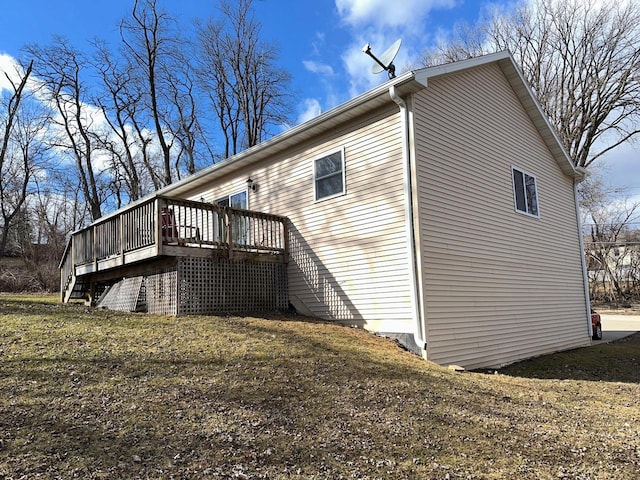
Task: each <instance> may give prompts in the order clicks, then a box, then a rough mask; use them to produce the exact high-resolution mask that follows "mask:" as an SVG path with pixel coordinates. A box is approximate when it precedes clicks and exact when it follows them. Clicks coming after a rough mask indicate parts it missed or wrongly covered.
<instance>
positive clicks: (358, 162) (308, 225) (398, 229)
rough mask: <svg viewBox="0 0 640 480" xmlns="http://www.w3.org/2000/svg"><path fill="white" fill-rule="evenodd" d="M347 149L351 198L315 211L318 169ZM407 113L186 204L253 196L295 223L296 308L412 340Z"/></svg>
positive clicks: (316, 145)
mask: <svg viewBox="0 0 640 480" xmlns="http://www.w3.org/2000/svg"><path fill="white" fill-rule="evenodd" d="M337 148H344V158H345V170H346V194H345V195H343V196H339V197H334V198H330V199H326V200H321V201H318V202H316V201H314V185H313V161H314V159H316V158H318V157H321V156H323V155H325V154H327V153H330V152H331V151H333V150H335V149H337ZM402 162H403V160H402V132H401V127H400V116H399V113H398V107H397V106H395V104H392V103H391V101H390V102H389V106H388V107H386V108H384V109H382V110H379V111H377V112H375V113H374V114H372V115H369V116H367V117H366V118H362V117H360V118H356V119H354V120H353V121H352V122H351V123H350V124H348V125H342V126H339V127H337V128H336V129H335V130H334V131H333V132H332V133H331V135H326V136H323V137H321V138H317V139H314V140H313V141H311V142H306V143H304V144H301V145H299V146H298V147H297V148H295V149H291V150H289V151H286V152H283V153H282V154H279V155H278V156H276V157H274V158H272V159H270V160H269V161H266V162H262V163H260V164H258V165H254V166H253V167H251V168H250V169H247V170H242V171H238V172H235V173H233V175H231V176H228V177H226V178H224V177H223V178H220V179H219V180H218V181H216V182H215V184H212V185H210V186H209V187H208V188H206V189H204V190H197V191H196V190H194V191H193V192H189V193H188V194H187V195H185V197H186V198H190V199H193V200H205V201H213V200H215V199H217V198H220V197H222V196H225V195H229V194H233V193H236V192H238V191H241V190H243V189H246V179H247V177H249V176H251V178H252V179H253V180H254V181H255V182H256V183H257V184H258V190H257V191H255V192H254V191H249V192H248V195H249V205H248V207H249V208H250V209H252V210H258V211H262V212H267V213H274V214H278V215H284V216H287V217H289V219H290V225H289V230H290V232H289V235H290V236H289V239H290V242H289V247H290V259H289V267H288V278H289V295H290V301H291V303H292V304H293V305H294V306H295V307H296V308H297V309H298V310H299V311H301V312H302V313H306V314H310V315H313V316H316V317H320V318H324V319H330V320H338V321H341V322H344V323H347V324H353V325H358V326H362V327H364V328H367V329H369V330H373V331H379V332H394V333H396V332H400V333H402V332H413V329H414V319H413V310H412V306H411V294H410V288H409V275H408V272H409V262H408V242H407V238H406V233H405V213H404V178H403V164H402Z"/></svg>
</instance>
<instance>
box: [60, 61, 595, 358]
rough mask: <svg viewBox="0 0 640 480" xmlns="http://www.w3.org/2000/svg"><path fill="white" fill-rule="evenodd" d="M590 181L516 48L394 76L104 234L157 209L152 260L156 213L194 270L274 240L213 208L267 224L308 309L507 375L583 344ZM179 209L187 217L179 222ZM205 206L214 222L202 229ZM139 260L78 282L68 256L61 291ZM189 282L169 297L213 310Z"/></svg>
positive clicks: (291, 296)
mask: <svg viewBox="0 0 640 480" xmlns="http://www.w3.org/2000/svg"><path fill="white" fill-rule="evenodd" d="M582 177H583V172H582V171H579V170H577V169H575V168H574V167H573V164H572V162H571V161H570V159H569V158H568V156H567V154H566V152H565V150H564V149H563V147H562V146H561V143H560V141H559V140H558V137H557V136H556V134H555V133H554V131H553V129H552V128H551V126H550V123H549V122H548V120H547V118H546V117H545V116H544V114H543V113H542V110H541V108H540V106H539V104H538V103H537V102H536V100H535V98H534V97H533V95H532V93H531V90H530V89H529V88H528V86H527V85H526V83H525V81H524V80H523V77H522V75H521V73H520V72H519V70H518V68H517V67H516V65H515V63H514V61H513V59H512V57H511V56H510V55H509V54H508V53H506V52H505V53H497V54H493V55H488V56H484V57H479V58H475V59H470V60H465V61H461V62H456V63H452V64H448V65H443V66H438V67H432V68H425V69H421V70H417V71H413V72H407V73H405V74H402V75H399V76H398V77H397V78H395V79H392V80H389V81H388V82H386V83H385V84H383V85H380V86H378V87H376V88H374V89H372V90H370V91H368V92H366V93H364V94H362V95H360V96H358V97H356V98H354V99H352V100H350V101H348V102H347V103H345V104H343V105H340V106H338V107H336V108H334V109H332V110H330V111H327V112H326V113H323V114H322V115H320V116H318V117H316V118H314V119H312V120H310V121H308V122H306V123H304V124H301V125H298V126H296V127H294V128H292V129H290V130H288V131H286V132H284V133H282V134H280V135H278V136H276V137H273V138H272V139H270V140H268V141H266V142H264V143H262V144H260V145H258V146H255V147H253V148H250V149H248V150H247V151H244V152H242V153H240V154H238V155H236V156H234V157H232V158H230V159H228V160H226V161H224V162H221V163H218V164H215V165H213V166H211V167H209V168H206V169H205V170H203V171H201V172H199V173H197V174H195V175H193V176H191V177H189V178H186V179H184V180H182V181H180V182H177V183H175V184H172V185H170V186H168V187H166V188H164V189H163V190H162V191H160V192H158V196H154V197H152V198H150V199H147V200H145V202H146V204H145V203H144V202H142V203H138V204H136V205H134V206H131V207H128V208H127V209H123V210H122V211H121V212H116V213H114V214H112V215H111V216H109V217H107V220H108V221H114V222H115V220H114V219H117V218H120V222H126V218H125V217H124V215H125V214H126V212H127V211H130V210H131V209H132V208H137V209H140V208H142V207H141V206H140V205H143V204H144V205H147V206H148V205H152V206H153V205H155V207H153V208H155V213H153V209H152V210H150V212H152V213H150V214H149V215H151V216H152V217H153V215H155V217H153V218H152V220H153V219H154V218H155V224H151V225H150V227H149V229H151V230H154V231H155V232H157V234H156V236H155V239H151V240H150V242H155V243H149V244H148V245H150V246H149V247H144V248H148V249H152V248H155V250H153V251H152V250H149V252H152V254H151V256H155V257H154V258H156V259H157V258H159V257H162V258H164V259H165V261H167V260H166V256H167V252H168V251H167V250H166V249H167V248H169V244H171V243H172V242H167V241H166V240H165V241H164V242H160V238H161V235H165V233H164V230H163V231H162V232H161V231H160V228H161V227H160V223H161V220H160V216H159V212H160V210H161V208H162V207H161V205H165V207H164V210H163V211H164V212H165V213H166V212H168V211H171V212H173V211H174V210H175V211H176V212H178V213H179V216H180V217H181V219H180V220H178V221H176V222H173V221H172V222H170V223H172V224H173V223H175V224H177V225H180V224H181V225H182V227H183V228H185V229H186V230H193V229H194V228H195V229H196V230H197V232H196V233H195V234H194V233H193V232H192V233H189V232H186V231H185V232H184V233H180V234H176V235H177V236H180V237H185V238H186V240H185V239H183V240H182V241H181V242H177V243H176V242H173V244H174V246H173V247H171V248H174V247H175V249H176V250H175V252H176V253H175V254H176V255H182V256H183V257H184V258H185V259H186V260H180V261H186V262H189V261H191V260H190V257H191V256H192V253H189V252H190V251H191V252H195V251H201V250H202V248H197V247H202V246H203V244H206V245H205V246H209V247H215V245H217V244H216V242H218V244H219V243H220V242H222V243H224V241H225V239H228V238H232V237H234V238H240V240H239V241H236V240H234V241H233V242H231V243H230V245H236V246H238V245H240V246H242V245H244V246H245V247H246V248H245V250H246V251H245V252H244V253H245V254H248V252H251V251H257V249H258V247H259V246H260V245H266V243H265V242H266V240H265V239H266V238H267V237H269V235H272V233H267V234H265V233H262V234H260V233H259V234H255V233H254V231H255V226H254V224H255V222H254V220H252V219H248V218H244V217H243V218H244V219H240V217H234V218H231V216H230V214H232V213H234V212H235V214H245V213H244V210H242V211H237V210H234V209H227V207H226V206H218V204H219V203H222V204H223V205H228V206H231V207H233V206H235V207H240V208H243V209H249V210H251V211H258V212H263V214H270V215H272V216H273V218H272V220H273V221H274V222H276V223H275V225H277V227H276V228H275V230H274V231H277V232H278V233H277V235H284V237H285V239H286V244H278V245H275V246H274V245H272V244H271V243H269V242H267V243H269V248H272V250H271V251H270V252H267V253H270V255H268V257H269V258H273V257H277V256H278V255H279V258H283V261H282V262H276V263H275V264H277V265H285V266H286V267H285V268H286V278H285V280H284V281H285V282H287V283H288V288H286V289H285V290H284V291H285V293H284V295H285V297H286V301H287V302H290V304H291V305H293V306H294V307H295V308H296V310H297V311H299V312H301V313H303V314H307V315H313V316H315V317H320V318H323V319H327V320H335V321H337V322H340V323H343V324H346V325H353V326H358V327H362V328H365V329H367V330H370V331H373V332H378V333H380V334H382V335H386V336H389V337H393V338H396V339H398V340H399V341H400V342H401V343H403V344H404V345H405V346H406V347H408V348H409V349H411V350H413V351H415V352H417V353H420V354H423V355H424V356H425V357H426V358H427V359H429V360H433V361H435V362H438V363H441V364H449V363H456V364H458V365H462V366H464V367H466V368H480V367H498V366H501V365H505V364H508V363H511V362H514V361H517V360H521V359H524V358H528V357H532V356H536V355H541V354H545V353H549V352H554V351H558V350H563V349H569V348H574V347H580V346H584V345H588V344H589V343H590V338H591V332H590V325H591V323H590V321H589V317H590V311H589V298H588V290H587V288H586V286H587V282H586V269H585V265H584V256H583V250H582V248H581V247H582V245H581V237H580V226H579V220H578V218H579V215H578V211H577V202H576V194H575V191H576V190H575V188H576V184H577V183H578V182H579V181H580V180H581V179H582ZM249 180H250V181H249ZM160 195H161V196H160ZM176 198H180V199H186V200H190V201H191V202H192V203H188V206H190V207H188V208H192V210H189V211H187V210H188V208H187V207H184V208H187V210H184V211H182V213H180V212H181V210H179V208H178V207H179V202H178V203H175V202H176V201H175V200H169V199H176ZM170 201H173V202H174V204H172V205H175V207H171V208H168V207H167V205H168V203H167V202H170ZM154 202H155V203H154ZM163 202H164V203H163ZM214 202H218V204H216V205H214V206H213V207H212V203H214ZM180 205H182V204H180ZM198 205H206V208H207V209H208V210H207V212H208V211H209V210H211V209H215V212H217V213H216V214H215V215H217V216H215V218H213V219H210V220H206V222H205V221H204V220H203V218H204V217H205V216H206V215H204V214H203V211H204V210H197V206H198ZM145 208H147V207H145ZM203 208H204V207H203ZM194 212H195V213H194ZM215 212H214V213H215ZM246 215H249V213H246ZM256 215H259V214H256ZM276 216H285V217H286V219H282V218H281V217H276ZM123 218H124V220H122V219H123ZM145 218H147V217H146V216H145ZM163 218H164V217H163ZM270 218H271V217H270ZM107 220H105V221H107ZM162 222H163V225H164V224H166V223H167V222H166V221H165V220H164V219H163V220H162ZM205 223H206V224H205ZM121 225H125V223H121ZM119 228H120V229H121V230H119V231H120V232H122V231H124V230H126V228H127V227H125V226H121V227H119ZM163 228H164V227H163ZM222 230H225V231H226V232H228V233H227V235H226V237H225V235H224V234H223V233H220V232H222ZM86 231H88V230H86V229H85V233H86ZM147 231H148V229H147ZM216 231H217V232H218V233H215V232H216ZM96 232H97V230H96ZM203 232H209V233H207V234H206V235H205V234H203ZM212 232H213V233H212ZM234 232H235V233H234ZM270 232H271V230H270ZM283 232H284V233H283ZM92 235H94V234H92ZM119 235H121V234H119ZM207 235H208V237H207ZM216 235H217V236H216ZM81 236H82V232H77V233H76V234H74V237H78V240H79V239H80V237H81ZM121 237H122V235H121ZM203 237H207V238H210V240H208V241H203V240H202V238H203ZM86 238H89V237H86ZM86 238H85V243H86ZM91 238H93V239H94V240H95V239H97V238H98V233H95V235H94V236H93V237H91ZM162 238H165V237H164V236H163V237H162ZM198 240H199V241H200V243H198ZM95 241H96V245H100V244H101V242H100V241H99V240H95ZM207 242H208V243H207ZM78 243H79V242H78ZM163 244H164V246H163ZM214 244H215V245H214ZM122 245H124V244H122ZM153 245H155V247H153ZM190 247H196V248H190ZM96 248H97V246H96ZM118 248H120V250H118ZM163 249H164V250H163ZM252 249H253V250H252ZM178 250H179V251H178ZM232 250H233V248H230V249H229V252H231V251H232ZM69 251H70V252H71V251H74V249H73V248H71V249H70V250H69ZM137 252H138V250H135V249H133V250H132V248H130V247H123V246H120V247H118V246H117V245H116V246H114V247H113V248H112V249H111V254H112V256H113V257H114V258H115V260H113V261H111V260H108V259H105V260H100V258H106V257H104V256H103V257H99V256H98V255H97V254H96V253H95V252H94V258H93V263H92V265H93V266H92V265H90V264H87V266H86V267H85V269H84V270H82V271H80V270H78V268H80V267H76V266H75V265H77V264H78V262H76V261H71V260H69V257H71V256H72V255H71V254H68V255H67V256H66V257H65V259H63V265H65V261H66V265H67V266H66V267H65V268H66V270H64V269H63V270H64V272H66V273H63V295H64V291H67V293H69V292H71V291H72V290H73V288H74V287H73V285H74V284H76V285H77V284H82V285H92V286H93V288H94V289H95V285H96V284H98V283H99V280H100V279H102V280H105V279H106V278H107V277H109V275H108V271H109V269H112V270H113V269H115V271H116V272H119V273H118V274H119V275H120V276H125V275H127V274H126V273H125V271H124V270H122V269H123V268H124V267H123V266H126V263H127V256H130V258H131V260H130V261H131V262H138V263H137V265H144V262H143V260H144V258H143V257H144V255H140V254H138V253H137ZM153 252H155V253H153ZM163 252H164V253H163ZM263 253H264V252H263ZM163 255H164V256H163ZM208 255H209V257H211V256H212V254H210V253H209V254H208ZM225 255H226V254H225ZM85 256H86V255H85ZM214 256H215V255H214ZM232 256H233V254H232ZM75 257H76V258H79V254H75ZM86 257H87V258H89V256H86ZM222 257H224V258H225V260H224V261H225V262H226V261H227V260H226V256H224V255H223V256H222ZM222 257H220V258H222ZM235 258H236V261H238V259H237V256H236V257H235ZM256 258H257V257H255V256H254V257H252V259H251V260H250V261H254V260H256ZM263 259H264V255H263ZM110 261H111V262H112V264H109V263H108V262H110ZM180 261H179V262H180ZM256 261H257V260H256ZM100 262H104V270H103V271H102V273H100V272H98V270H100V265H101V263H100ZM113 262H115V263H113ZM109 265H111V266H109ZM190 265H191V264H190ZM225 265H227V264H226V263H225ZM181 268H182V267H180V263H179V264H178V267H176V269H175V270H177V272H178V274H177V275H178V280H177V282H178V287H172V288H174V290H175V289H177V290H178V291H179V292H182V293H180V295H182V296H183V297H184V298H187V300H188V302H196V303H198V302H200V303H205V302H206V301H208V300H207V298H205V297H206V296H207V295H212V294H213V293H212V291H211V292H209V293H207V291H206V289H205V290H203V289H202V288H201V287H198V289H196V290H189V288H190V287H189V285H191V284H193V283H196V282H195V281H193V282H191V281H189V280H184V278H186V277H185V276H184V275H186V274H185V273H182V274H181V273H180V272H181V271H185V272H186V271H187V270H188V269H187V270H185V269H184V268H182V270H181ZM189 268H191V271H193V270H194V268H195V269H196V270H197V268H196V267H193V265H191V267H189ZM198 268H199V267H198ZM207 268H208V267H207ZM224 268H227V267H226V266H225V267H224ZM118 269H120V270H118ZM143 270H144V267H143V266H140V267H138V270H137V272H138V273H137V275H138V276H139V277H140V276H142V275H143V274H142V271H143ZM169 270H171V269H169ZM96 272H97V273H96ZM100 275H102V276H100ZM128 275H129V276H131V275H133V276H134V277H135V275H134V274H131V273H129V274H128ZM269 275H275V276H278V275H280V276H279V277H278V278H281V279H282V278H283V276H282V271H280V273H278V272H275V273H273V272H271V273H269V274H267V276H269ZM72 277H73V280H72V281H67V280H68V279H71V278H72ZM111 277H113V275H112V276H111ZM151 277H152V275H150V276H149V278H151ZM270 278H275V277H270ZM110 281H111V282H113V278H111V280H110ZM129 281H130V282H134V280H132V279H131V278H130V279H129ZM165 283H166V282H165ZM213 283H215V282H213ZM271 283H272V282H270V281H266V282H263V286H265V285H267V284H271ZM150 284H153V285H154V286H153V288H155V289H156V290H154V291H157V288H158V286H157V282H155V283H153V282H150ZM242 288H244V284H243V283H242V282H240V283H238V289H236V291H239V292H240V296H242ZM251 288H252V289H255V286H254V287H251ZM265 288H266V287H265ZM76 290H78V288H77V287H76ZM252 291H253V290H252ZM184 292H190V293H188V294H185V293H184ZM194 292H195V293H194ZM279 292H280V293H278V294H276V295H275V297H278V299H279V300H277V301H275V303H274V304H277V303H278V302H280V303H279V304H280V305H281V304H282V298H283V296H282V295H283V294H282V290H279ZM228 294H230V291H226V293H225V295H228ZM253 294H255V292H254V293H253ZM253 294H252V295H253ZM152 295H153V293H152ZM152 295H151V296H152ZM185 295H186V296H185ZM67 296H68V295H67ZM147 297H149V298H150V293H149V290H148V291H147ZM275 297H274V298H275ZM251 298H253V297H251ZM178 303H179V302H178ZM252 305H253V304H252ZM209 310H211V309H209ZM174 312H176V313H180V312H181V310H180V307H177V311H175V310H174Z"/></svg>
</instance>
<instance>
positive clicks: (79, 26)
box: [0, 0, 640, 195]
mask: <svg viewBox="0 0 640 480" xmlns="http://www.w3.org/2000/svg"><path fill="white" fill-rule="evenodd" d="M158 1H159V4H160V5H161V6H162V7H163V8H164V9H165V10H166V11H168V12H169V13H171V14H172V15H173V16H175V17H177V18H178V19H179V20H180V22H181V25H184V26H185V29H187V28H190V25H191V22H192V20H193V19H194V18H201V19H206V18H208V17H209V16H212V15H216V13H217V4H218V2H217V0H158ZM486 3H488V2H484V1H480V0H315V1H311V0H306V1H305V0H254V8H255V12H256V18H257V19H258V20H259V21H260V22H261V23H262V27H263V30H262V32H263V37H264V40H266V41H269V42H273V43H275V44H277V45H278V46H279V48H280V62H279V65H281V66H282V67H283V68H285V69H286V70H287V71H289V72H290V73H291V75H292V88H293V90H294V93H295V95H296V96H295V99H296V100H295V107H294V113H293V115H292V118H291V121H292V124H296V123H299V122H301V121H304V120H306V119H309V118H311V117H313V116H315V115H317V114H318V113H320V112H321V111H326V110H328V109H330V108H332V107H334V106H336V105H338V104H340V103H343V102H345V101H346V100H348V99H350V98H352V97H353V96H355V95H357V94H359V93H362V92H364V91H366V90H367V89H369V88H371V87H373V86H374V85H377V84H379V83H382V82H384V81H385V80H386V79H387V77H386V74H385V73H382V74H379V75H373V74H371V73H370V68H371V64H372V61H371V59H370V58H369V57H367V56H366V55H364V54H363V53H362V47H363V45H364V44H365V43H370V44H371V47H372V50H373V52H374V53H378V54H380V53H382V52H383V51H384V50H385V49H386V47H387V46H389V45H391V44H392V43H393V41H395V40H396V39H398V38H402V41H403V43H402V47H401V49H400V53H399V54H398V57H397V59H396V61H395V64H396V66H397V68H398V71H402V70H405V69H407V68H409V67H411V66H414V67H415V66H416V61H417V58H418V57H419V55H420V54H421V53H422V51H423V50H424V49H425V48H427V47H428V46H430V45H432V44H433V43H434V42H435V40H436V39H437V38H439V37H441V36H443V35H446V34H447V32H449V31H450V30H451V29H452V28H453V27H454V25H455V24H456V22H459V21H463V20H466V21H468V22H470V23H473V22H474V21H475V20H476V19H477V18H478V16H479V13H480V10H481V9H482V7H483V6H484V5H485V4H486ZM491 3H492V4H494V5H500V4H502V5H506V4H510V3H512V2H510V1H508V0H494V1H492V2H491ZM132 4H133V0H102V1H91V0H55V1H52V0H0V62H1V61H2V55H3V54H4V55H9V56H11V57H14V58H15V57H19V56H20V49H21V47H22V46H23V45H25V44H27V43H39V44H42V45H46V44H47V43H48V42H49V41H50V39H51V36H52V35H53V34H60V35H63V36H65V37H67V38H68V39H69V40H71V42H72V44H73V45H74V46H75V47H76V48H80V49H82V48H87V49H88V48H89V44H88V41H89V40H91V39H93V38H95V37H98V38H102V39H106V40H113V42H117V41H118V28H117V25H118V22H119V20H120V19H121V18H123V17H125V16H127V15H128V14H129V13H130V10H131V6H132ZM5 59H6V57H5ZM1 67H2V65H1V64H0V68H1ZM639 156H640V149H639V148H638V147H636V146H634V145H629V146H626V147H624V148H622V149H619V150H617V151H616V152H614V153H613V154H611V155H609V156H608V157H607V158H605V161H604V162H601V170H602V171H603V175H604V176H605V178H606V179H607V180H608V181H609V182H610V183H612V184H614V185H618V186H628V187H631V188H632V190H631V193H633V194H639V195H640V168H638V167H637V165H638V157H639Z"/></svg>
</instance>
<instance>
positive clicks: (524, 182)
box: [511, 165, 540, 218]
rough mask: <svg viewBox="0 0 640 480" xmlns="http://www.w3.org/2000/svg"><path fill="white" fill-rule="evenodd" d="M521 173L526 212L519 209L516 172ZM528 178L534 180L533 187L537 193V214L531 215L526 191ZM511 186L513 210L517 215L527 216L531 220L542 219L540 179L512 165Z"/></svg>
mask: <svg viewBox="0 0 640 480" xmlns="http://www.w3.org/2000/svg"><path fill="white" fill-rule="evenodd" d="M516 171H517V172H519V173H520V174H522V190H521V194H522V195H524V203H525V208H526V210H520V209H519V208H518V191H517V189H516V179H515V172H516ZM527 177H529V178H531V179H533V186H534V191H535V207H536V213H531V212H530V211H529V201H528V198H527V190H526V188H527V187H526V185H527ZM511 185H512V191H513V208H514V210H515V212H516V213H519V214H521V215H526V216H528V217H531V218H540V195H539V193H538V192H539V191H538V179H537V177H536V176H535V175H534V174H532V173H529V172H528V171H526V170H525V169H523V168H520V167H517V166H515V165H511Z"/></svg>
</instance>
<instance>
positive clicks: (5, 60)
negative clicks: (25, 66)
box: [0, 53, 22, 92]
mask: <svg viewBox="0 0 640 480" xmlns="http://www.w3.org/2000/svg"><path fill="white" fill-rule="evenodd" d="M5 74H6V75H5ZM20 74H22V68H21V67H20V65H19V64H18V62H16V60H15V59H14V58H13V57H11V56H9V55H6V54H4V53H0V92H2V90H11V91H13V87H12V86H11V83H10V82H9V79H8V78H7V75H8V76H9V77H10V78H11V81H12V82H13V83H16V84H17V83H19V82H20V78H19V77H20Z"/></svg>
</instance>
